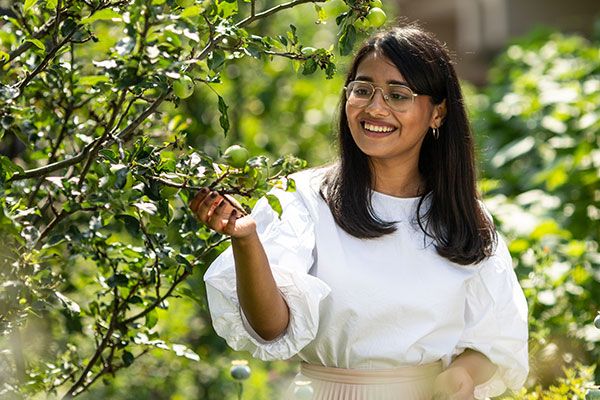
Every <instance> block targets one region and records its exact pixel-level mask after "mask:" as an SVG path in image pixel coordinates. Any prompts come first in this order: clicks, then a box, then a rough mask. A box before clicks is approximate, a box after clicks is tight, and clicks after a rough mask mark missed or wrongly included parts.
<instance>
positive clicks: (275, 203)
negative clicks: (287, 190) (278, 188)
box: [265, 194, 283, 218]
mask: <svg viewBox="0 0 600 400" xmlns="http://www.w3.org/2000/svg"><path fill="white" fill-rule="evenodd" d="M265 197H266V198H267V201H268V202H269V205H270V206H271V208H272V209H273V211H275V212H276V213H277V215H278V216H279V218H281V214H282V213H283V209H282V208H281V202H280V201H279V198H278V197H277V196H275V195H274V194H267V195H266V196H265Z"/></svg>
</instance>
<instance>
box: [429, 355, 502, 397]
mask: <svg viewBox="0 0 600 400" xmlns="http://www.w3.org/2000/svg"><path fill="white" fill-rule="evenodd" d="M494 372H496V366H495V365H494V364H493V363H492V362H491V361H490V360H489V359H488V358H487V357H486V356H484V355H483V354H481V353H480V352H478V351H475V350H471V349H466V350H465V351H464V352H462V354H460V355H459V356H458V357H456V358H455V359H454V361H452V362H451V363H450V365H449V366H448V368H447V369H446V370H445V371H444V372H442V373H441V374H440V375H438V377H437V378H436V380H435V384H434V393H435V395H434V399H435V400H438V399H439V400H442V399H444V400H445V399H447V400H472V399H474V398H475V397H474V394H473V393H474V390H475V386H477V385H480V384H482V383H485V382H487V381H488V380H489V379H490V378H491V377H492V376H493V375H494Z"/></svg>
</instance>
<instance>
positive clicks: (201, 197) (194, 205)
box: [190, 188, 209, 214]
mask: <svg viewBox="0 0 600 400" xmlns="http://www.w3.org/2000/svg"><path fill="white" fill-rule="evenodd" d="M208 192H209V190H208V188H202V189H200V190H199V191H198V193H196V195H195V196H194V198H193V199H192V201H190V209H191V210H192V211H193V212H194V214H195V213H196V212H197V210H198V206H199V205H200V203H202V201H203V200H204V198H205V197H206V195H208Z"/></svg>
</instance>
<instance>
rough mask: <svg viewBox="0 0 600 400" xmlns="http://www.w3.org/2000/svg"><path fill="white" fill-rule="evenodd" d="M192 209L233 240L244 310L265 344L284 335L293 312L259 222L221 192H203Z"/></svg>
mask: <svg viewBox="0 0 600 400" xmlns="http://www.w3.org/2000/svg"><path fill="white" fill-rule="evenodd" d="M190 208H191V210H192V211H193V212H194V214H195V215H196V217H197V218H198V220H199V221H200V222H202V223H204V224H205V225H206V226H208V227H209V228H211V229H213V230H215V231H217V232H220V233H223V234H226V235H230V236H231V246H232V249H233V256H234V259H235V269H236V286H237V293H238V298H239V302H240V306H241V308H242V310H243V312H244V315H245V316H246V319H247V320H248V322H249V323H250V325H251V326H252V328H253V329H254V331H255V332H256V333H257V334H258V335H260V337H262V338H263V339H265V340H273V339H275V338H277V337H278V336H279V335H281V334H282V333H283V332H284V330H285V329H286V327H287V325H288V323H289V319H290V317H289V310H288V307H287V304H286V302H285V300H284V299H283V296H282V295H281V292H280V291H279V289H278V288H277V285H276V283H275V279H274V278H273V274H272V272H271V268H270V266H269V260H268V259H267V255H266V254H265V251H264V248H263V246H262V243H261V242H260V239H259V237H258V234H257V233H256V222H255V221H254V219H253V218H252V217H250V216H242V217H241V218H240V212H239V211H237V210H236V209H235V208H234V207H233V206H232V205H231V204H230V203H229V202H228V201H225V199H224V198H223V197H222V196H221V195H219V194H218V193H217V192H209V191H208V190H201V191H199V192H198V194H197V195H196V196H195V197H194V199H193V200H192V201H191V202H190Z"/></svg>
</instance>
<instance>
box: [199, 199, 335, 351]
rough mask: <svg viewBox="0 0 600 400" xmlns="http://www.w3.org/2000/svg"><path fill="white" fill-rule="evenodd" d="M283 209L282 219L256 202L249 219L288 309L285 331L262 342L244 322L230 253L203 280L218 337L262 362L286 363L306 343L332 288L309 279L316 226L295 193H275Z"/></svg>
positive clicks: (311, 278) (314, 279) (211, 267)
mask: <svg viewBox="0 0 600 400" xmlns="http://www.w3.org/2000/svg"><path fill="white" fill-rule="evenodd" d="M271 193H272V194H274V195H276V196H277V197H278V198H279V200H280V202H281V206H282V209H283V212H282V214H281V218H279V216H278V215H277V213H276V212H275V211H273V209H272V208H271V207H270V206H269V204H268V201H267V199H266V198H262V199H260V200H259V201H258V202H257V203H256V205H255V207H254V209H253V210H252V214H251V215H252V216H253V218H254V219H255V221H256V224H257V233H258V235H259V237H260V240H261V242H262V244H263V247H264V249H265V252H266V254H267V258H268V259H269V264H270V267H271V270H272V273H273V276H274V278H275V282H276V284H277V286H278V288H279V290H280V291H281V293H282V294H283V296H284V298H285V301H286V302H287V305H288V307H289V310H290V322H289V324H288V327H287V330H286V331H285V332H284V333H283V334H282V335H281V336H280V337H278V338H276V339H274V340H272V341H265V340H264V339H262V338H261V337H260V336H259V335H258V334H257V333H255V332H254V331H253V329H252V327H251V326H250V325H249V323H248V322H247V320H246V318H245V316H244V315H243V312H242V310H241V308H240V305H239V302H238V296H237V291H236V274H235V265H234V259H233V252H232V249H231V248H228V249H227V250H225V251H224V252H223V253H222V254H221V255H220V256H219V257H218V258H217V259H216V260H215V261H214V262H213V264H212V265H211V266H210V267H209V269H208V270H207V272H206V274H205V275H204V281H205V283H206V293H207V297H208V303H209V308H210V314H211V317H212V323H213V326H214V329H215V331H216V333H217V334H218V335H219V336H221V337H223V338H224V339H225V340H226V341H227V343H228V345H229V346H230V347H232V348H233V349H235V350H246V351H249V352H250V353H251V354H252V356H253V357H255V358H259V359H262V360H274V359H288V358H290V357H292V356H294V355H295V354H297V353H298V352H299V351H300V350H301V349H302V348H303V347H304V346H306V345H307V344H308V343H310V341H311V340H313V339H314V338H315V336H316V334H317V329H318V322H319V304H320V302H321V300H322V299H323V298H325V297H326V296H327V295H328V294H329V292H330V288H329V287H328V286H327V285H326V284H325V283H324V282H322V281H321V280H319V279H318V278H316V277H314V276H312V275H309V274H308V271H309V269H310V268H311V267H312V264H313V260H314V256H313V250H314V247H315V233H314V222H313V221H312V218H311V215H310V212H309V209H308V208H307V207H306V204H305V200H304V199H303V197H302V196H301V195H300V193H298V192H285V191H283V190H280V189H274V190H273V191H272V192H271Z"/></svg>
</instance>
